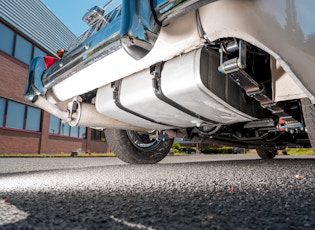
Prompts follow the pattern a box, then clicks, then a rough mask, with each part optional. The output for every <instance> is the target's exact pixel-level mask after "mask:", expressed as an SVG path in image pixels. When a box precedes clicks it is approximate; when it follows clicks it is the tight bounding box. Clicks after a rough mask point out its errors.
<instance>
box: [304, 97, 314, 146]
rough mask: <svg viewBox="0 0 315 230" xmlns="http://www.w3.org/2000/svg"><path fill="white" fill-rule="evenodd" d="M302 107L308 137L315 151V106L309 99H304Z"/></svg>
mask: <svg viewBox="0 0 315 230" xmlns="http://www.w3.org/2000/svg"><path fill="white" fill-rule="evenodd" d="M301 105H302V112H303V117H304V123H305V128H306V130H307V135H308V138H309V140H310V143H311V146H312V148H313V150H314V151H315V106H314V105H313V104H312V102H311V101H310V100H309V99H308V98H302V99H301Z"/></svg>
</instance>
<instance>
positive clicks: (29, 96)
mask: <svg viewBox="0 0 315 230" xmlns="http://www.w3.org/2000/svg"><path fill="white" fill-rule="evenodd" d="M45 70H46V64H45V61H44V59H43V58H42V57H35V58H34V59H33V60H32V62H31V64H30V66H29V69H28V76H27V83H26V87H25V91H24V99H25V100H26V101H27V102H30V103H34V102H35V101H36V100H37V98H38V96H39V95H43V94H45V93H46V88H45V87H44V86H43V84H42V75H43V72H44V71H45Z"/></svg>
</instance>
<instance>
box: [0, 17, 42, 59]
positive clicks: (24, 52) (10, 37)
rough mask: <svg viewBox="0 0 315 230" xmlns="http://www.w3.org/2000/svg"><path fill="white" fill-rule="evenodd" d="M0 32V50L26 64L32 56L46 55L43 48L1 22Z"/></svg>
mask: <svg viewBox="0 0 315 230" xmlns="http://www.w3.org/2000/svg"><path fill="white" fill-rule="evenodd" d="M0 34H1V36H0V50H2V51H4V52H6V53H8V54H10V55H14V57H16V58H17V59H19V60H20V61H23V62H25V63H26V64H30V63H31V59H32V58H34V57H38V56H46V55H47V53H45V52H44V51H43V50H41V49H39V48H38V47H36V46H34V45H33V44H32V43H31V42H29V41H28V40H26V39H25V38H23V37H22V36H20V35H18V34H17V33H15V32H14V31H13V30H11V29H10V28H9V27H7V26H6V25H4V24H3V23H0ZM33 48H34V51H33ZM13 52H14V54H13ZM32 53H33V56H32Z"/></svg>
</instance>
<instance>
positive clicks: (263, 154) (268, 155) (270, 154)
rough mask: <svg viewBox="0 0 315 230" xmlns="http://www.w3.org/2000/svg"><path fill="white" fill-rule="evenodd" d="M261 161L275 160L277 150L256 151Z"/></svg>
mask: <svg viewBox="0 0 315 230" xmlns="http://www.w3.org/2000/svg"><path fill="white" fill-rule="evenodd" d="M256 152H257V154H258V156H260V158H261V159H273V158H274V157H275V156H276V155H277V150H275V149H274V150H267V149H256Z"/></svg>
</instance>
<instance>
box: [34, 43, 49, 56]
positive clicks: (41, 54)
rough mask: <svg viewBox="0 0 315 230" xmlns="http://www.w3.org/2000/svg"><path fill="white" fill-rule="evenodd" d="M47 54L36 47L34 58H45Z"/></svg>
mask: <svg viewBox="0 0 315 230" xmlns="http://www.w3.org/2000/svg"><path fill="white" fill-rule="evenodd" d="M46 55H47V54H46V53H45V52H44V51H42V50H41V49H39V48H37V47H36V46H35V47H34V55H33V58H34V57H43V56H46Z"/></svg>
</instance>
